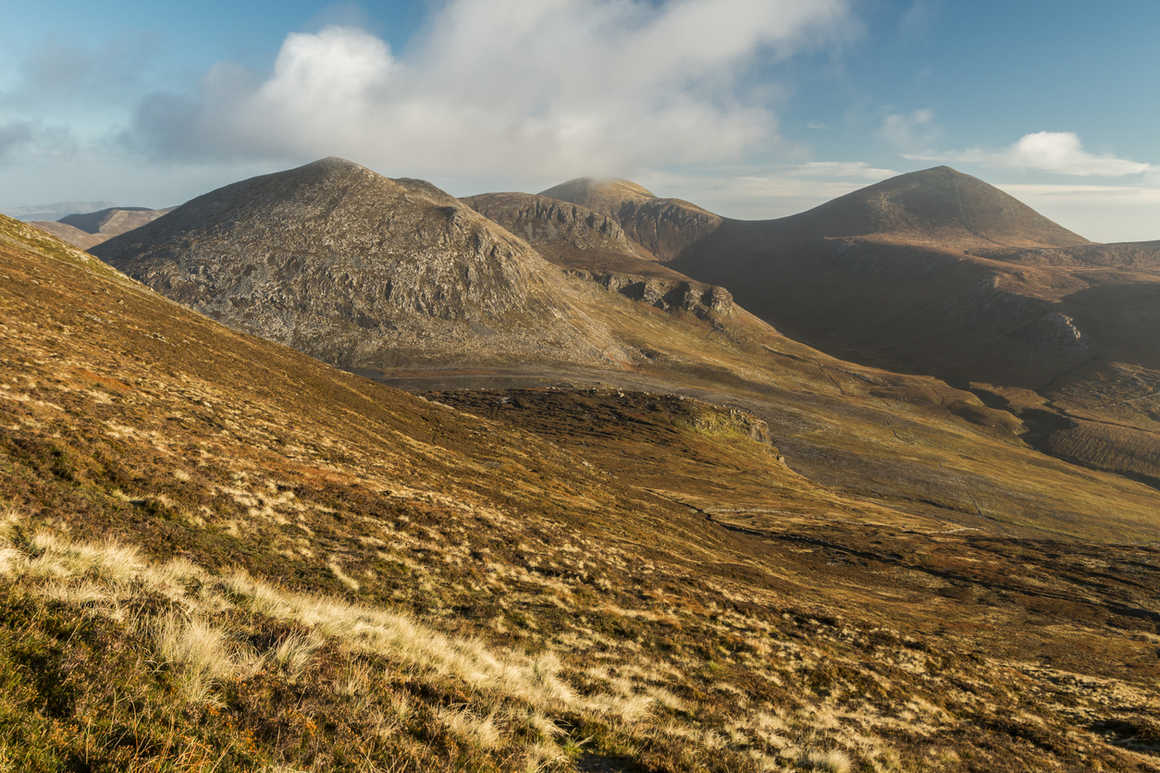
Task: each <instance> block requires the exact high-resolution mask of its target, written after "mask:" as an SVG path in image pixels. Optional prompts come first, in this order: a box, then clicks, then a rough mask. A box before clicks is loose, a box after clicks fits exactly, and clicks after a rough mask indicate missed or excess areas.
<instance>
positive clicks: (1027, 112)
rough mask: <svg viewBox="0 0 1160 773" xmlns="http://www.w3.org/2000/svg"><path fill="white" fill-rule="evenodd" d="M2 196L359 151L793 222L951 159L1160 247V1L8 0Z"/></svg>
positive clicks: (1, 95) (238, 170)
mask: <svg viewBox="0 0 1160 773" xmlns="http://www.w3.org/2000/svg"><path fill="white" fill-rule="evenodd" d="M9 5H11V6H14V7H10V8H8V9H6V11H5V24H4V26H3V27H0V211H7V212H20V211H25V210H24V208H26V207H29V206H32V205H39V204H44V203H51V202H61V201H69V202H87V201H107V202H115V203H122V204H144V205H151V206H163V205H168V204H173V203H179V202H181V201H184V200H186V199H188V198H190V197H192V196H194V195H197V194H200V193H203V192H205V191H206V190H209V189H211V188H214V187H217V186H219V185H223V184H226V183H229V182H232V181H234V180H236V179H239V178H242V177H246V176H249V175H252V174H258V173H262V172H266V171H273V170H277V169H281V168H286V167H288V166H292V165H294V164H297V163H301V162H305V161H309V160H312V159H314V158H317V157H321V156H325V155H342V156H346V157H348V158H351V159H352V160H355V161H359V162H361V163H364V164H366V165H367V166H370V167H372V168H374V169H376V170H377V171H380V172H382V173H384V174H387V175H391V176H417V177H424V178H426V179H430V180H432V181H433V182H435V183H436V184H438V185H440V186H442V187H444V188H446V189H447V190H449V191H450V192H452V193H454V194H458V195H466V194H470V193H475V192H480V191H483V190H495V189H515V190H538V189H540V188H543V187H547V186H548V185H551V184H553V183H555V182H558V181H560V180H562V179H566V178H568V177H574V176H579V175H585V174H591V175H615V176H625V177H631V178H633V179H636V180H638V181H640V182H642V183H644V184H645V185H647V186H649V187H651V188H652V189H653V190H655V191H656V192H658V193H661V194H665V195H675V196H681V197H683V198H687V199H691V200H693V201H696V202H698V203H700V204H702V205H704V206H707V207H709V208H710V209H714V210H716V211H719V212H721V213H723V214H726V215H731V216H735V217H775V216H780V215H785V214H790V213H792V212H795V211H800V210H801V209H804V208H808V207H809V206H813V205H815V204H818V203H821V202H822V201H825V200H827V199H829V198H832V197H833V196H836V195H840V194H841V193H844V192H847V191H850V190H853V189H855V188H857V187H861V186H863V185H866V184H869V183H872V182H874V181H876V180H878V179H882V178H883V177H887V176H890V175H892V174H894V173H898V172H905V171H910V170H913V169H921V168H924V167H928V166H933V165H936V164H939V163H948V164H950V165H952V166H954V167H956V168H958V169H960V170H962V171H965V172H968V173H971V174H975V175H978V176H980V177H982V178H983V179H985V180H988V181H989V182H992V183H994V184H996V185H999V186H1000V187H1002V188H1004V189H1005V190H1008V191H1009V192H1011V193H1013V194H1014V195H1016V196H1018V197H1019V198H1021V199H1023V200H1024V201H1027V202H1028V203H1030V204H1031V205H1032V206H1035V207H1036V208H1038V209H1039V210H1040V211H1042V212H1044V213H1045V214H1047V215H1048V216H1050V217H1053V218H1055V219H1056V220H1058V221H1060V222H1061V223H1062V224H1064V225H1065V226H1068V227H1070V228H1072V229H1074V230H1076V231H1078V232H1080V233H1082V234H1084V235H1086V236H1089V237H1090V238H1093V239H1099V240H1130V239H1148V238H1152V239H1160V132H1157V131H1155V129H1154V127H1155V126H1157V125H1160V89H1157V87H1156V84H1155V74H1156V73H1157V72H1160V51H1158V48H1160V47H1158V46H1156V44H1155V41H1154V37H1155V34H1156V32H1157V31H1158V30H1160V3H1155V2H1145V1H1144V0H1135V1H1134V0H1121V1H1120V2H1116V3H1110V4H1102V5H1101V4H1092V3H1090V2H1073V1H1072V0H1054V1H1053V2H1047V1H1038V2H1037V1H1032V0H1026V1H1025V2H1019V3H1009V2H991V1H989V0H977V1H976V2H971V3H964V2H952V1H951V0H671V1H669V2H660V1H659V0H542V1H541V2H535V3H533V2H529V1H528V0H518V1H517V0H442V1H440V2H435V1H434V0H432V1H430V2H393V3H374V2H364V3H330V4H327V3H317V2H305V1H304V0H289V1H284V2H263V1H259V2H247V3H237V2H229V3H227V2H219V1H218V0H210V1H209V2H196V3H181V4H178V3H157V2H155V0H154V2H144V1H143V0H126V1H124V2H106V3H100V4H94V3H91V2H74V1H73V0H40V1H39V2H37V3H20V4H15V3H13V4H9Z"/></svg>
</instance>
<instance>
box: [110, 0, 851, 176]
mask: <svg viewBox="0 0 1160 773" xmlns="http://www.w3.org/2000/svg"><path fill="white" fill-rule="evenodd" d="M848 22H849V14H848V10H847V1H846V0H674V1H673V2H669V3H665V4H663V5H657V4H655V3H652V2H646V0H599V1H598V2H592V0H544V1H543V2H539V3H527V2H523V0H451V2H449V3H447V4H446V5H445V6H443V7H442V8H441V9H440V10H439V11H437V13H436V15H435V16H434V18H433V19H432V20H431V22H430V24H429V26H428V28H427V29H426V31H425V32H424V33H423V34H422V36H421V37H420V38H419V39H417V40H415V41H413V42H412V43H411V44H410V46H409V48H408V49H407V51H406V52H405V53H404V54H402V55H399V54H396V53H395V52H392V51H391V50H390V49H389V47H388V46H387V44H386V43H384V42H383V41H382V40H379V39H378V38H376V37H374V36H372V35H370V34H369V33H367V32H365V31H362V30H360V29H355V28H349V27H330V28H327V29H324V30H322V31H321V32H319V33H316V34H293V35H290V36H289V37H287V38H286V40H285V41H284V43H283V45H282V49H281V51H280V52H279V54H278V56H277V59H276V61H275V63H274V68H273V72H272V73H271V74H270V75H269V76H268V77H266V78H264V79H257V80H254V79H252V78H247V76H246V75H245V74H244V73H240V72H239V71H238V69H237V68H235V67H231V66H228V65H223V66H220V67H219V68H215V70H214V71H212V72H211V73H210V74H209V75H207V76H206V78H205V79H204V81H203V83H202V86H201V89H200V91H199V93H198V94H197V95H195V96H193V97H190V98H182V97H178V96H175V95H165V94H160V95H154V96H153V97H151V98H149V99H148V100H146V101H145V102H143V104H142V105H141V108H140V110H139V111H138V115H137V120H136V123H135V126H134V130H133V131H132V132H131V133H130V135H129V138H130V140H131V141H133V142H137V143H140V144H143V145H146V146H148V147H150V148H151V149H152V150H153V152H154V153H155V154H157V155H159V156H161V157H170V158H172V157H182V156H184V157H203V158H204V157H216V158H224V157H231V156H232V157H242V158H247V157H248V158H254V157H258V156H261V157H268V158H312V157H317V156H322V155H329V154H336V155H344V156H348V157H351V158H352V159H354V160H357V161H361V162H363V163H366V164H368V165H371V166H374V167H376V168H379V169H381V170H383V171H386V172H388V173H391V174H403V173H411V174H423V175H427V176H439V175H452V174H454V175H455V176H457V177H460V178H463V177H467V176H472V175H477V176H478V175H486V174H488V173H490V172H496V171H498V172H501V173H511V171H512V170H517V169H518V170H521V172H522V173H524V174H525V175H528V176H534V175H566V174H577V173H594V174H601V173H620V174H629V173H632V172H634V171H636V170H639V169H647V168H650V167H659V166H667V165H674V164H694V163H703V162H707V161H709V162H712V161H721V160H727V159H736V158H740V157H742V154H743V153H745V152H747V151H752V150H753V149H755V148H757V149H759V150H768V148H769V147H770V146H772V145H776V143H777V142H778V139H777V121H776V117H775V115H774V114H773V112H772V111H771V109H770V106H769V104H768V100H767V99H765V98H764V94H765V93H767V92H766V91H764V90H762V89H761V88H760V87H751V86H749V85H748V80H747V79H746V78H745V77H743V76H744V75H745V73H746V70H747V69H748V68H751V67H752V66H754V65H755V64H756V63H757V62H759V61H761V60H762V59H763V58H766V57H769V58H778V57H786V56H790V55H792V54H793V53H795V52H796V51H798V50H801V49H802V48H804V47H808V46H810V45H813V44H816V43H817V42H819V41H823V40H825V39H827V38H829V37H831V36H839V35H843V34H845V30H846V25H847V23H848Z"/></svg>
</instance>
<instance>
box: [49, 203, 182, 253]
mask: <svg viewBox="0 0 1160 773" xmlns="http://www.w3.org/2000/svg"><path fill="white" fill-rule="evenodd" d="M171 210H172V208H170V209H149V208H148V207H106V208H105V209H100V210H97V211H95V212H81V213H73V214H69V215H65V216H64V217H62V218H60V219H59V220H55V221H43V220H40V221H32V223H31V224H32V225H34V226H36V227H37V228H39V229H40V230H42V231H47V232H48V233H50V234H52V235H53V236H55V237H57V238H58V239H61V240H62V241H65V242H68V243H69V244H71V245H73V246H74V247H79V248H80V249H82V250H87V249H90V248H92V247H95V246H97V245H98V244H101V243H102V242H105V241H107V240H109V239H111V238H113V237H114V236H120V235H121V234H123V233H125V232H127V231H132V230H133V229H134V228H140V227H141V226H143V225H145V224H146V223H151V222H153V221H154V220H156V219H157V218H159V217H161V216H162V215H165V214H167V213H168V212H170V211H171Z"/></svg>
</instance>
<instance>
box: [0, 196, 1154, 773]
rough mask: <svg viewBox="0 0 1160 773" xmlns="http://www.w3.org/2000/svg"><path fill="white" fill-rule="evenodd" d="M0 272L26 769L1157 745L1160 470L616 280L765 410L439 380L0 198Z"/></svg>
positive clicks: (8, 672) (796, 758)
mask: <svg viewBox="0 0 1160 773" xmlns="http://www.w3.org/2000/svg"><path fill="white" fill-rule="evenodd" d="M375 184H376V186H377V185H381V183H375ZM400 185H402V184H400ZM403 187H404V188H405V189H406V190H407V191H408V194H409V195H418V194H417V193H414V192H415V191H422V192H423V195H424V196H425V197H428V196H431V195H434V194H433V193H432V192H431V191H429V190H427V189H426V188H425V187H423V186H419V185H406V186H403ZM250 192H253V189H250ZM327 203H333V200H326V199H320V204H322V205H325V204H327ZM339 210H341V208H335V209H331V210H330V211H331V212H335V211H339ZM157 222H158V223H161V222H163V221H162V220H159V221H157ZM291 225H293V224H291ZM290 230H291V232H293V228H291V229H290ZM435 233H439V232H438V231H436V232H435ZM0 277H2V278H3V281H2V282H0V319H2V320H3V324H2V325H0V357H2V359H3V361H4V362H5V363H6V364H7V368H6V369H5V370H4V372H3V373H2V374H0V503H2V507H3V514H2V515H0V575H3V579H4V582H3V583H0V610H2V611H3V614H0V680H2V681H3V684H4V685H5V689H4V690H3V691H0V712H2V713H3V716H4V717H5V720H4V723H3V728H2V729H0V743H2V745H0V748H2V749H3V754H4V755H5V757H4V759H5V762H6V763H10V764H11V766H12V767H14V768H15V769H68V768H86V767H87V768H94V769H133V768H158V767H172V766H174V765H179V766H185V767H197V766H202V767H207V768H209V767H214V766H216V767H218V768H221V769H274V768H283V769H285V768H292V769H299V770H304V769H337V770H365V769H367V768H369V767H374V768H394V769H414V770H457V769H460V770H461V769H472V770H482V771H501V770H511V769H513V768H517V769H552V770H616V769H621V770H626V769H627V770H693V769H698V770H709V771H754V773H756V771H759V770H768V769H778V768H791V769H792V768H797V769H801V768H803V767H805V768H807V769H809V768H812V769H827V768H829V769H831V770H833V769H838V770H841V769H846V768H851V769H862V768H875V767H877V768H893V769H903V770H906V769H926V770H948V771H949V770H961V769H964V768H966V769H974V770H1018V769H1036V768H1045V767H1046V768H1051V767H1056V768H1066V767H1068V766H1071V767H1079V768H1084V769H1095V768H1101V767H1102V768H1103V769H1110V770H1125V771H1132V770H1140V771H1143V770H1148V769H1150V768H1151V767H1153V761H1154V755H1152V754H1151V750H1150V747H1148V746H1147V745H1144V746H1141V745H1140V743H1141V742H1140V741H1139V739H1140V738H1150V737H1151V736H1150V735H1148V734H1150V733H1153V732H1154V728H1155V727H1156V726H1157V725H1158V723H1160V714H1158V712H1157V711H1156V709H1155V706H1154V705H1153V704H1154V702H1153V701H1151V697H1152V696H1154V694H1155V684H1156V680H1157V678H1158V677H1160V671H1158V667H1157V661H1156V658H1155V652H1154V650H1155V640H1154V639H1155V637H1154V628H1155V623H1156V620H1155V616H1156V613H1155V611H1154V610H1155V609H1156V608H1157V604H1158V603H1160V598H1158V597H1157V595H1156V588H1158V587H1160V553H1158V552H1157V550H1156V549H1155V548H1154V547H1147V546H1143V545H1137V546H1132V545H1127V544H1123V543H1124V538H1125V536H1126V535H1129V534H1130V535H1131V536H1132V538H1133V539H1136V540H1139V541H1142V542H1146V541H1150V540H1155V535H1156V533H1157V528H1158V525H1157V523H1156V520H1155V513H1156V512H1157V507H1156V497H1157V495H1156V493H1155V492H1154V491H1152V490H1151V489H1148V488H1147V487H1144V486H1141V485H1139V484H1135V483H1131V482H1129V481H1124V480H1123V479H1122V478H1118V477H1116V476H1111V475H1104V474H1101V473H1093V472H1090V471H1086V470H1080V469H1077V468H1073V467H1070V466H1069V465H1066V464H1063V463H1061V462H1058V461H1057V460H1054V459H1051V458H1049V457H1045V456H1042V455H1040V454H1037V453H1036V452H1034V451H1032V450H1030V449H1027V448H1026V447H1024V446H1022V445H1021V444H1020V443H1018V442H1017V441H1016V440H1014V439H1013V438H1011V437H1010V436H1009V435H1007V434H1005V433H1004V432H1002V431H1001V430H1000V429H999V428H998V427H988V426H983V425H981V424H975V423H972V422H970V421H966V420H963V419H960V418H956V417H955V416H954V415H952V414H951V413H949V412H948V410H947V408H946V407H945V406H944V404H943V403H941V402H940V401H947V404H948V405H949V404H952V403H950V401H952V400H959V401H960V402H962V403H963V404H962V405H960V407H959V408H958V409H957V410H959V411H960V412H962V413H964V414H967V413H971V414H972V415H975V416H977V417H981V416H986V415H988V409H986V408H985V407H983V406H982V405H980V404H979V403H978V401H977V400H976V401H975V402H973V403H971V400H972V399H973V397H972V396H971V395H969V394H966V393H959V392H956V391H955V390H950V389H949V388H947V387H946V386H945V385H940V384H939V383H938V382H936V381H934V380H933V379H923V378H916V377H905V376H897V375H892V374H885V373H882V372H878V371H874V370H872V369H868V368H864V367H859V366H854V365H850V364H848V363H841V362H838V361H834V360H832V359H830V358H826V357H824V356H823V355H820V354H818V353H816V352H811V351H810V350H809V349H808V348H806V347H803V346H801V345H800V344H796V343H794V342H792V341H788V340H786V339H782V338H779V337H777V336H776V335H775V334H772V333H770V332H769V331H768V328H762V327H760V326H756V327H754V328H753V329H752V332H751V334H752V335H753V336H754V340H753V342H752V345H751V346H750V348H744V347H743V345H742V343H741V342H732V343H728V345H726V343H722V342H721V341H719V340H718V339H717V338H714V336H713V335H707V334H706V333H705V327H704V325H705V323H704V322H703V321H702V320H698V319H696V318H695V317H692V316H689V317H685V316H682V315H680V314H675V315H674V314H671V313H667V312H664V311H661V310H659V309H656V308H654V307H652V306H648V305H645V304H641V303H638V302H633V301H631V300H629V299H626V298H623V297H622V296H618V295H611V294H606V295H605V296H601V295H594V296H593V297H599V298H607V299H608V300H607V303H608V306H609V308H611V309H613V310H614V311H615V313H613V312H609V316H610V317H613V316H616V315H623V316H624V317H625V319H630V320H633V322H634V324H636V325H637V326H638V327H639V328H640V329H641V334H642V335H645V334H647V335H648V336H652V335H654V333H651V332H649V331H655V330H664V331H668V332H667V337H666V338H665V339H664V341H662V343H665V345H666V346H669V347H672V348H671V351H673V352H676V351H678V349H677V348H676V346H677V345H676V343H675V342H676V340H677V338H678V337H679V336H680V335H681V331H687V335H688V339H689V344H688V345H689V346H690V347H692V346H697V347H699V349H700V351H701V354H702V357H704V356H705V354H706V352H709V353H711V356H712V358H713V361H715V362H717V363H719V367H720V368H723V369H727V371H728V374H732V375H728V376H727V374H726V373H725V372H709V371H707V370H706V369H707V366H708V363H709V362H710V361H709V360H705V359H702V360H700V361H699V362H700V368H701V370H699V371H690V372H689V374H688V376H687V377H688V378H690V379H692V378H693V377H694V375H695V374H696V373H700V378H701V379H702V382H701V383H702V388H703V389H705V390H706V391H708V390H709V389H711V388H715V389H717V390H723V389H724V388H725V385H728V384H732V385H733V386H732V389H733V390H734V391H733V392H731V394H733V395H734V398H735V399H742V396H746V397H745V399H748V400H751V401H754V402H755V404H759V405H762V406H763V410H765V411H766V412H767V415H768V416H769V418H768V419H762V418H760V417H758V416H755V415H754V414H753V413H751V412H749V411H747V410H745V409H744V408H743V407H739V406H720V405H716V404H714V403H712V402H705V401H701V400H692V399H687V398H681V397H676V396H673V395H666V394H660V393H657V392H655V391H654V392H641V391H627V390H625V389H592V388H584V389H563V388H556V389H524V390H514V391H496V390H494V389H493V390H471V391H461V390H455V391H442V392H440V393H438V394H434V393H432V394H429V395H428V397H427V399H424V398H421V397H418V396H414V395H409V394H406V393H404V392H401V391H398V390H394V389H390V388H387V387H385V386H383V385H381V384H378V383H375V382H372V381H369V380H366V379H363V378H360V377H358V376H355V375H352V374H349V373H344V372H341V371H338V370H335V369H333V368H331V367H328V366H326V365H324V364H322V363H320V362H318V361H317V360H314V359H312V358H310V357H307V356H304V355H302V354H300V353H297V352H295V351H293V350H291V349H289V348H286V347H283V346H280V345H277V344H274V343H270V342H267V341H264V340H261V339H258V338H253V337H250V336H249V335H246V334H243V333H240V332H237V331H234V330H230V329H228V328H225V327H223V326H221V325H219V324H217V323H215V322H212V321H210V320H209V319H207V318H205V317H203V316H201V315H199V314H197V313H195V312H193V311H190V310H188V309H185V308H183V307H181V306H179V305H178V304H176V303H173V302H171V301H169V300H166V299H164V298H162V297H161V296H159V295H157V294H156V293H154V292H152V291H150V290H148V289H147V288H145V287H143V286H142V285H140V284H138V283H137V282H135V281H133V280H131V279H129V278H127V277H126V276H124V275H122V274H120V273H118V272H117V271H115V270H113V269H112V268H110V267H109V266H107V265H105V264H102V263H100V262H98V261H97V260H96V259H94V258H92V257H91V256H89V255H87V254H85V253H83V252H80V251H78V250H75V249H72V248H70V247H68V246H67V245H65V244H63V243H61V242H59V241H56V240H54V239H52V238H51V237H49V236H48V235H46V234H43V233H42V232H39V231H37V230H35V229H33V228H31V227H28V226H26V225H22V224H20V223H17V222H15V221H11V220H8V219H6V218H0ZM590 285H591V283H590V282H589V283H587V284H583V283H579V284H578V285H577V286H578V287H581V288H583V287H588V286H590ZM578 292H579V291H578ZM593 292H594V293H595V291H593ZM579 294H580V296H583V295H584V293H583V292H580V293H579ZM740 313H741V312H740V311H738V312H737V314H740ZM766 347H768V348H766ZM761 352H765V353H764V354H761ZM609 372H612V371H609ZM661 372H662V371H661V370H655V371H650V370H647V369H642V370H640V371H639V372H637V373H636V374H635V375H636V377H637V378H641V379H643V378H646V377H650V376H652V377H656V376H658V374H660V373H661ZM670 372H671V371H670ZM747 378H748V379H754V381H752V382H747V381H746V380H745V379H747ZM761 400H765V401H767V402H765V403H761V402H760V401H761ZM451 406H455V407H451ZM782 439H784V440H785V441H786V446H785V448H783V447H782V446H781V440H782ZM770 440H774V441H776V442H777V443H778V445H776V446H774V445H771V444H770ZM811 449H812V451H811ZM783 454H785V455H784V456H783ZM851 458H857V459H859V460H860V464H861V467H860V468H857V469H856V470H855V469H854V468H848V467H847V465H848V464H849V461H848V460H849V459H851ZM787 460H788V461H789V463H788V464H787ZM791 465H793V466H791ZM798 465H801V466H802V467H803V468H804V469H808V470H811V473H810V474H809V475H803V474H801V473H800V472H798V471H797V470H798ZM843 469H850V470H851V471H852V474H851V477H850V478H849V479H848V480H853V478H854V477H857V478H859V479H860V480H861V484H860V485H861V489H860V490H859V491H855V487H854V486H853V485H852V484H847V483H841V482H838V483H835V484H833V485H831V484H826V483H822V482H819V480H818V477H817V476H815V474H814V472H813V471H815V470H817V471H823V472H824V471H827V470H828V471H831V472H830V474H834V473H833V471H834V470H838V471H840V470H843ZM924 471H925V472H924ZM936 474H937V475H938V476H941V477H931V476H932V475H936ZM923 475H925V476H926V477H925V478H924V480H925V481H926V485H927V488H926V490H925V491H924V493H922V494H918V493H915V494H913V495H911V497H910V498H905V497H902V496H901V495H900V492H901V491H902V489H901V488H899V487H900V486H903V487H904V486H906V485H910V486H914V485H917V484H916V483H915V481H916V480H918V479H919V478H922V476H923ZM908 481H909V482H908ZM890 492H894V493H893V494H891V493H890ZM919 497H925V498H940V499H942V500H944V503H948V502H949V500H951V499H955V498H961V499H963V501H964V502H967V503H969V504H968V505H967V506H969V507H971V508H972V513H973V512H975V511H976V510H977V512H978V516H977V520H976V521H975V523H977V525H975V526H970V527H963V526H959V525H957V524H956V521H955V520H953V519H952V520H947V518H946V514H950V513H953V512H954V510H953V508H950V507H949V505H948V507H947V508H944V509H941V510H932V511H930V512H929V513H928V512H924V511H923V508H924V507H925V505H924V504H923V502H922V501H920V499H919ZM1020 503H1022V504H1020ZM1020 507H1030V508H1042V510H1041V511H1039V510H1037V511H1034V512H1032V511H1029V510H1024V511H1020V510H1019V508H1020ZM1069 508H1072V509H1071V510H1069ZM1052 513H1055V514H1056V516H1055V517H1056V518H1057V520H1056V521H1054V522H1052V521H1051V520H1050V519H1051V517H1052V515H1051V514H1052ZM1013 514H1017V517H1019V518H1026V519H1028V520H1029V521H1030V522H1032V523H1033V524H1034V523H1038V525H1039V527H1040V528H1043V527H1045V526H1048V527H1050V528H1054V529H1056V532H1055V535H1056V536H1054V537H1052V538H1044V537H1042V536H1041V537H1039V538H1035V539H1027V538H1022V539H1015V538H1012V537H1011V536H1005V535H1004V534H1003V530H1004V529H1005V528H1008V526H1009V525H1010V522H1009V521H1008V522H1007V523H1006V525H1005V523H1004V521H1003V519H1010V518H1012V517H1013ZM1061 514H1062V515H1061ZM964 515H965V514H964ZM955 517H958V516H955ZM1069 529H1070V530H1071V531H1073V532H1076V531H1087V532H1090V533H1092V534H1096V533H1098V532H1100V530H1106V531H1104V532H1103V533H1102V536H1101V537H1100V539H1099V541H1094V542H1093V541H1089V540H1088V539H1087V538H1084V537H1081V536H1077V535H1072V536H1067V535H1066V534H1065V532H1066V531H1067V530H1069ZM1093 567H1095V569H1094V570H1093ZM1094 572H1098V574H1095V573H1094ZM1093 653H1097V654H1098V656H1097V655H1093Z"/></svg>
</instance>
